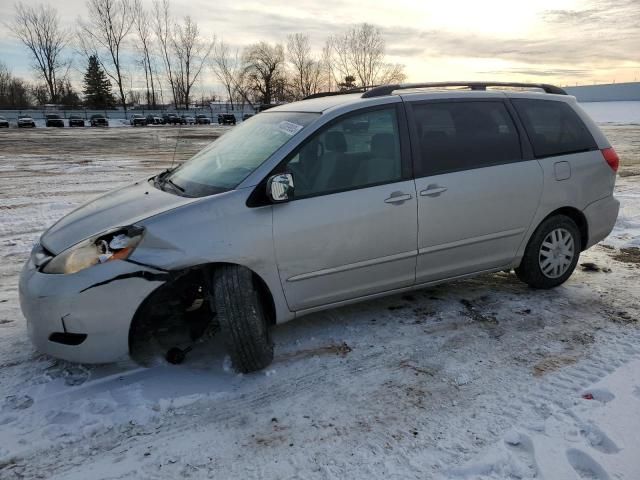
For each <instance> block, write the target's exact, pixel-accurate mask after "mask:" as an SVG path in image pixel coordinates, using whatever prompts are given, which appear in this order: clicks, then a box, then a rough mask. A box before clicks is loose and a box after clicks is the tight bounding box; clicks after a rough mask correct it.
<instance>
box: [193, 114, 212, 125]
mask: <svg viewBox="0 0 640 480" xmlns="http://www.w3.org/2000/svg"><path fill="white" fill-rule="evenodd" d="M210 123H211V120H210V119H209V117H207V116H206V115H204V114H202V113H199V114H198V115H196V125H209V124H210Z"/></svg>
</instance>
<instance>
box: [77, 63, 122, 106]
mask: <svg viewBox="0 0 640 480" xmlns="http://www.w3.org/2000/svg"><path fill="white" fill-rule="evenodd" d="M83 83H84V90H83V93H84V103H85V105H86V106H87V107H89V108H111V107H113V106H114V105H115V98H114V97H113V94H112V93H111V82H110V81H109V79H108V78H107V75H106V73H104V70H103V69H102V68H101V67H100V64H99V63H98V59H97V58H96V56H95V55H91V56H90V57H89V65H88V66H87V71H86V73H85V74H84V82H83Z"/></svg>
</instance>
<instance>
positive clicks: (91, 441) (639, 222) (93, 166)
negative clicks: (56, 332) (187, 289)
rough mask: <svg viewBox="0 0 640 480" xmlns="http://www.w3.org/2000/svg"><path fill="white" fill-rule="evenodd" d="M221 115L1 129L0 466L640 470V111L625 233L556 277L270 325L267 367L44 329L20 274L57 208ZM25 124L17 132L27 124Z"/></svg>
mask: <svg viewBox="0 0 640 480" xmlns="http://www.w3.org/2000/svg"><path fill="white" fill-rule="evenodd" d="M223 131H224V128H218V127H211V128H187V129H184V130H183V131H182V132H181V133H180V134H179V136H178V133H177V132H176V131H175V130H172V129H155V130H154V129H116V130H113V131H108V130H102V131H92V130H91V131H90V130H88V129H87V130H83V131H81V132H77V133H76V132H70V131H69V130H65V131H46V130H44V129H42V130H39V129H38V130H34V131H28V132H24V133H23V132H15V131H14V132H7V135H4V134H3V135H0V249H1V250H0V260H1V262H0V478H3V479H4V478H7V479H11V478H57V479H82V480H84V479H87V478H92V479H94V478H100V479H102V478H104V479H119V478H158V479H175V478H243V479H250V478H256V479H258V478H260V479H263V478H278V479H289V478H291V479H294V478H296V479H297V478H301V479H302V478H303V479H315V478H318V479H320V478H336V479H343V478H353V479H360V478H362V479H369V478H385V479H406V478H420V479H431V478H433V479H504V478H521V479H534V478H535V479H539V478H543V479H547V480H555V479H560V480H580V479H598V480H604V479H612V480H613V479H626V480H636V479H638V478H640V458H639V457H638V455H637V445H638V441H639V440H640V433H638V432H640V323H639V318H640V282H639V281H638V279H639V278H640V263H638V262H639V261H640V259H639V258H638V251H637V250H635V249H633V247H634V246H635V247H637V246H640V176H639V175H637V174H636V170H635V169H636V168H637V165H638V164H640V145H639V144H638V142H637V140H636V139H637V138H639V137H640V127H638V126H632V125H631V126H630V125H608V126H607V127H606V132H607V135H608V136H609V138H610V139H611V141H612V143H613V144H614V146H616V147H617V148H618V150H619V151H621V152H622V151H624V152H625V154H624V156H623V168H622V170H621V174H622V175H624V176H622V177H621V178H619V180H618V183H617V187H616V194H617V196H618V198H619V199H620V200H621V202H622V210H621V214H620V217H619V220H618V223H617V225H616V228H615V230H614V232H613V233H612V235H611V236H610V237H609V238H608V239H607V240H605V241H604V242H603V243H602V244H601V245H598V246H596V247H594V248H593V249H591V250H589V251H588V252H585V253H584V254H583V256H582V257H581V263H582V262H593V263H595V264H596V265H597V266H598V267H599V268H600V271H585V270H583V269H581V268H579V269H578V270H577V271H576V273H575V274H574V275H573V276H572V278H571V279H570V280H569V281H568V282H567V283H566V284H565V285H563V286H561V287H559V288H557V289H555V290H553V291H545V292H540V291H533V290H530V289H528V288H527V287H525V286H524V285H523V284H521V283H519V282H518V281H517V279H516V278H515V276H514V275H513V274H507V273H499V274H493V275H485V276H482V277H478V278H475V279H471V280H464V281H458V282H453V283H451V284H448V285H442V286H438V287H434V288H429V289H424V290H421V291H417V292H413V293H410V294H404V295H397V296H393V297H389V298H385V299H380V300H375V301H371V302H367V303H364V304H359V305H353V306H349V307H345V308H341V309H337V310H331V311H327V312H323V313H319V314H315V315H312V316H309V317H306V318H304V319H301V320H299V321H296V322H292V323H290V324H287V325H283V326H282V327H279V328H277V329H276V330H275V331H274V336H275V342H276V358H275V361H274V363H273V365H272V366H271V367H270V368H269V369H268V370H266V371H264V372H260V373H257V374H252V375H244V376H243V375H238V374H236V373H234V372H233V371H232V370H231V369H230V368H229V365H228V361H227V360H226V359H225V355H224V353H223V352H222V351H221V348H220V346H219V345H217V344H216V343H215V342H214V343H213V344H211V345H201V346H199V347H198V348H197V349H196V350H195V351H194V352H192V353H191V354H190V356H189V357H188V358H187V361H186V362H185V364H183V365H181V366H172V365H168V364H166V363H165V362H164V361H163V360H161V359H160V358H158V359H157V360H156V361H154V362H152V364H151V365H149V366H147V367H141V366H139V365H137V364H135V363H133V362H131V361H129V362H123V363H121V364H116V365H107V366H97V367H96V366H83V365H76V364H70V363H67V362H63V361H59V360H55V359H52V358H50V357H47V356H44V355H41V354H39V353H38V352H36V351H35V350H34V349H33V348H32V347H31V345H30V343H29V341H28V339H27V336H26V330H25V322H24V319H23V317H22V315H21V313H20V310H19V305H18V300H17V276H18V273H19V270H20V268H21V266H22V263H23V262H24V259H25V258H26V255H27V254H28V252H29V249H30V247H31V244H32V243H33V241H34V240H35V239H36V238H37V237H38V235H39V234H40V232H41V231H42V230H43V229H44V228H45V227H46V226H47V225H49V224H50V223H52V222H53V221H54V220H55V219H56V218H58V217H60V216H62V215H64V214H65V213H67V212H68V211H70V210H71V209H72V208H74V207H75V206H76V205H78V204H79V203H81V202H84V201H86V200H87V199H89V198H91V197H93V196H95V195H96V194H98V193H101V192H103V191H106V190H109V189H112V188H114V187H117V186H119V185H122V184H124V183H127V182H129V181H131V180H132V179H133V178H138V177H141V176H144V175H146V174H148V173H150V172H153V171H158V170H160V169H162V168H164V167H166V166H168V165H170V164H171V163H172V161H173V158H174V155H175V158H176V159H177V160H181V159H183V158H185V157H188V156H189V155H190V154H191V153H192V152H193V151H195V150H197V149H198V148H200V147H201V146H202V145H204V144H206V143H207V142H208V141H210V140H211V139H212V138H214V137H215V136H217V135H219V134H220V133H221V132H223ZM17 135H20V136H17Z"/></svg>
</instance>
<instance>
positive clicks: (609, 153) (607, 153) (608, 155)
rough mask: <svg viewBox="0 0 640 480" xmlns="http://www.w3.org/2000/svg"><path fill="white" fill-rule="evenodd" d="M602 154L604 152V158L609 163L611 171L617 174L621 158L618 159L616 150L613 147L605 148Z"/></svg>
mask: <svg viewBox="0 0 640 480" xmlns="http://www.w3.org/2000/svg"><path fill="white" fill-rule="evenodd" d="M601 152H602V156H603V157H604V159H605V160H606V161H607V163H608V164H609V166H610V167H611V169H612V170H613V171H614V172H617V171H618V167H619V166H620V157H618V154H617V153H616V151H615V150H614V148H613V147H609V148H603V149H602V150H601Z"/></svg>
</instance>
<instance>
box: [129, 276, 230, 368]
mask: <svg viewBox="0 0 640 480" xmlns="http://www.w3.org/2000/svg"><path fill="white" fill-rule="evenodd" d="M210 274H211V272H210V269H209V268H207V267H204V266H203V267H194V268H189V269H185V270H182V271H180V272H173V273H172V277H171V279H170V280H169V281H167V282H166V283H165V284H163V285H161V286H160V287H159V288H158V289H156V290H155V291H154V292H153V293H151V294H150V295H149V296H148V297H147V298H146V299H145V301H144V302H143V303H142V304H141V305H140V308H139V309H138V310H137V312H136V314H135V316H134V318H133V321H132V324H131V329H130V332H129V351H130V355H131V357H132V358H133V359H134V360H136V361H137V362H139V363H142V364H147V363H149V361H150V360H151V359H154V358H157V357H159V356H162V355H165V353H167V352H170V351H171V350H181V349H190V347H191V346H192V345H193V343H194V342H196V341H197V340H199V339H207V338H210V337H212V336H213V335H214V334H215V333H216V332H217V331H218V329H219V327H218V324H217V322H215V313H214V312H213V310H212V308H211V301H210V298H209V293H208V292H209V278H210ZM167 358H168V359H169V357H168V356H167ZM170 361H171V360H170ZM172 363H179V362H172Z"/></svg>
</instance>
